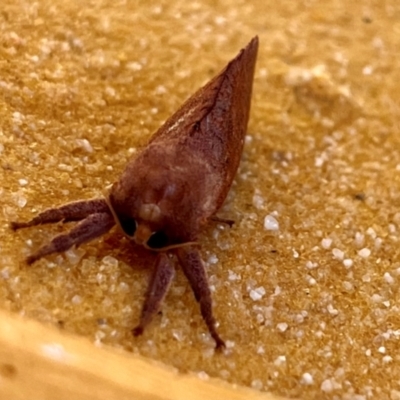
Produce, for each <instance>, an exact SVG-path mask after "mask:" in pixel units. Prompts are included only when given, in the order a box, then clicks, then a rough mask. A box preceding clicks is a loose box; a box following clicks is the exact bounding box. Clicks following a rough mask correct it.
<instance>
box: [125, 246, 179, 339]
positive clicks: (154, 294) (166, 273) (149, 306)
mask: <svg viewBox="0 0 400 400" xmlns="http://www.w3.org/2000/svg"><path fill="white" fill-rule="evenodd" d="M174 275H175V269H174V266H173V265H172V263H171V260H170V259H169V258H168V256H167V254H166V253H159V255H158V257H157V262H156V266H155V268H154V271H153V274H152V276H151V279H150V284H149V287H148V289H147V292H146V296H145V301H144V304H143V308H142V314H141V316H140V322H139V325H138V326H137V327H136V328H135V329H133V330H132V333H133V334H134V336H139V335H141V334H142V333H143V330H144V328H145V327H146V326H147V325H148V324H149V323H150V321H151V320H152V318H153V316H154V315H155V314H157V313H158V311H160V308H161V304H162V302H163V300H164V298H165V295H166V294H167V292H168V289H169V287H170V285H171V282H172V279H173V278H174Z"/></svg>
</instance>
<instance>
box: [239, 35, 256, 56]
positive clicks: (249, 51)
mask: <svg viewBox="0 0 400 400" xmlns="http://www.w3.org/2000/svg"><path fill="white" fill-rule="evenodd" d="M258 43H259V40H258V35H256V36H254V37H253V38H252V39H251V40H250V42H249V43H248V44H247V46H246V47H245V48H243V49H242V50H241V51H240V53H239V54H238V56H237V58H240V57H241V56H242V55H243V54H246V56H245V57H246V58H254V59H255V58H256V56H257V52H258Z"/></svg>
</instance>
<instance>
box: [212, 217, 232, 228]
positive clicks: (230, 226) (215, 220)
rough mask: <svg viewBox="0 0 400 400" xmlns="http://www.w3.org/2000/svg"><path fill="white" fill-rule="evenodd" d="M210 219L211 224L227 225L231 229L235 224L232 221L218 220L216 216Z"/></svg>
mask: <svg viewBox="0 0 400 400" xmlns="http://www.w3.org/2000/svg"><path fill="white" fill-rule="evenodd" d="M210 219H211V221H213V222H219V223H221V224H226V225H229V228H232V225H233V224H234V223H235V221H234V220H233V219H226V218H220V217H217V216H216V215H214V216H212V217H211V218H210Z"/></svg>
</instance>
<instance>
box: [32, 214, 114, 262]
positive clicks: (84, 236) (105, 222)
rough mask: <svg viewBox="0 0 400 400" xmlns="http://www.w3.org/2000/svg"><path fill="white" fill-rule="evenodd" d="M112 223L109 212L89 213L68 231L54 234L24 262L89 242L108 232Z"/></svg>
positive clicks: (33, 260)
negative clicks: (53, 236) (48, 241)
mask: <svg viewBox="0 0 400 400" xmlns="http://www.w3.org/2000/svg"><path fill="white" fill-rule="evenodd" d="M114 224H115V222H114V218H113V216H112V215H111V214H109V213H96V214H92V215H89V216H88V217H87V218H85V219H84V220H83V221H81V222H79V223H78V224H77V225H76V226H75V227H74V228H73V229H71V230H70V231H69V232H67V233H63V234H61V235H58V236H56V237H55V238H53V239H52V240H51V241H50V243H48V244H46V245H44V246H43V247H41V248H40V249H39V250H38V251H37V252H36V253H34V254H32V255H30V256H29V257H28V258H27V259H26V262H27V263H28V264H32V263H34V262H35V261H37V260H39V259H40V258H42V257H44V256H47V255H49V254H52V253H61V252H62V251H65V250H68V249H69V248H71V247H72V246H74V245H76V246H79V245H81V244H82V243H85V242H89V241H91V240H93V239H95V238H97V237H99V236H101V235H103V234H105V233H106V232H108V231H109V230H110V229H111V228H112V227H113V226H114Z"/></svg>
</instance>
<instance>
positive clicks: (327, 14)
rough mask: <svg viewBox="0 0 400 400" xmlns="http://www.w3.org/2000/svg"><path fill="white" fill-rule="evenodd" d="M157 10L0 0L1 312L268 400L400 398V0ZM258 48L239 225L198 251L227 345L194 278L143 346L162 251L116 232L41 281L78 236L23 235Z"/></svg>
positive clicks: (68, 257) (94, 189)
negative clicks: (203, 306)
mask: <svg viewBox="0 0 400 400" xmlns="http://www.w3.org/2000/svg"><path fill="white" fill-rule="evenodd" d="M142 3H143V4H144V2H138V1H135V2H134V1H132V2H124V1H121V2H115V1H96V2H78V1H70V2H65V1H63V0H53V1H51V2H47V1H44V0H43V1H38V2H35V3H33V2H30V1H25V0H21V1H19V2H15V1H10V0H3V1H2V5H1V10H0V11H1V12H0V157H1V158H0V161H1V162H0V167H1V168H0V181H1V183H2V185H1V187H0V199H1V200H0V207H1V208H0V210H1V215H0V218H1V221H0V306H1V308H3V309H7V310H11V311H13V312H15V313H19V314H23V315H26V316H29V317H31V318H35V319H37V320H40V321H43V322H44V323H48V324H53V325H56V326H60V329H65V330H67V331H69V332H72V333H76V334H78V335H82V336H86V337H88V338H90V339H91V340H92V341H93V342H97V343H99V342H101V343H105V344H108V345H110V346H114V347H118V348H123V349H126V350H127V351H130V352H134V353H140V354H142V355H144V356H146V357H150V358H153V359H156V360H160V361H163V362H164V363H166V364H169V365H173V366H175V367H177V368H179V369H180V370H182V371H187V370H191V371H196V372H199V373H200V374H201V376H204V374H208V375H210V376H215V377H220V378H222V379H225V380H227V381H229V382H234V383H238V384H240V385H246V386H251V387H253V388H255V389H257V390H263V391H271V392H273V393H276V394H280V395H286V396H290V397H291V396H296V397H299V398H304V399H306V398H307V399H311V398H312V399H321V398H327V399H338V398H343V399H357V400H362V399H367V398H380V399H391V400H396V399H400V383H399V378H398V377H399V375H400V356H399V354H398V350H397V349H398V347H399V340H400V317H399V311H400V310H399V306H398V304H399V300H400V295H399V291H398V284H399V280H400V262H399V230H400V210H399V204H400V195H399V189H400V151H399V148H400V139H399V134H400V132H399V122H398V121H399V119H400V109H399V93H400V87H399V82H400V81H399V77H400V74H399V72H400V71H399V58H398V54H399V49H400V22H399V21H400V5H399V3H398V1H395V0H390V1H386V2H379V1H360V2H357V5H353V4H352V3H350V2H348V1H344V0H328V1H324V2H317V1H307V2H281V3H279V2H270V4H267V3H266V2H262V1H258V2H248V1H227V0H226V1H219V2H214V1H211V0H209V1H202V2H184V1H164V2H162V1H159V2H148V5H142ZM214 3H218V4H216V5H214ZM256 34H257V35H259V37H260V49H259V58H258V63H257V70H256V77H255V86H254V96H253V106H252V113H251V119H250V123H249V129H248V137H247V140H246V146H245V151H244V154H243V161H242V164H241V166H240V170H239V173H238V175H237V178H236V180H235V182H234V185H233V187H232V190H231V193H230V195H229V196H228V200H227V202H226V205H225V206H224V209H223V215H224V216H225V217H227V218H233V219H235V221H236V224H235V225H234V227H233V228H232V229H228V228H226V227H223V226H210V227H209V228H208V229H207V230H206V231H205V232H204V234H203V236H202V238H201V242H202V254H203V257H204V260H205V261H206V262H207V264H208V273H209V280H210V284H211V287H212V290H213V298H214V301H215V314H216V317H217V319H218V321H219V330H220V332H221V335H222V336H223V337H224V338H225V339H226V340H227V345H228V348H227V350H226V352H225V354H222V355H221V354H215V353H214V349H213V342H212V340H211V339H210V337H209V335H208V333H207V330H206V328H205V325H204V323H203V321H202V319H201V316H200V313H199V310H198V306H197V304H196V303H195V301H194V299H193V295H192V292H191V290H190V288H189V286H188V283H187V281H186V280H185V278H184V277H183V274H182V273H181V272H180V271H179V272H178V274H177V278H176V280H175V282H174V284H173V286H172V288H171V291H170V293H169V295H168V296H167V298H166V301H165V305H164V307H163V312H162V315H160V316H158V317H157V318H156V320H155V321H154V323H153V324H152V325H151V326H150V327H149V328H148V330H147V331H146V332H145V334H144V335H143V337H141V338H139V339H134V338H132V335H131V333H130V329H131V328H132V327H133V326H135V324H136V323H137V320H138V316H139V312H140V307H141V303H142V300H143V295H144V291H145V286H146V283H147V280H148V276H149V272H150V271H151V266H152V264H153V261H154V256H153V255H152V254H148V253H147V252H146V251H144V250H142V249H140V248H138V247H134V246H132V245H131V244H130V243H128V241H127V240H126V239H124V238H123V237H122V235H121V234H120V233H118V231H116V230H115V231H113V232H112V233H110V234H109V235H107V236H105V237H104V238H102V239H100V240H98V241H95V242H92V243H90V244H88V245H84V246H82V247H81V248H79V249H78V250H71V251H69V252H67V253H66V254H64V255H58V256H52V257H48V258H46V259H44V260H41V261H40V262H38V263H36V264H34V265H33V266H31V267H28V266H27V265H26V264H25V263H24V257H26V255H27V254H29V253H30V252H32V250H33V249H35V248H37V247H38V246H39V245H40V244H43V243H44V242H45V241H46V240H48V239H49V238H50V237H51V236H52V235H54V234H56V233H57V232H60V231H62V230H63V229H65V227H63V226H61V225H57V226H52V227H51V226H46V227H40V228H32V229H28V230H25V231H21V232H17V233H13V232H12V231H10V229H9V227H8V223H9V221H11V220H15V219H19V220H21V219H29V218H31V217H32V216H33V215H34V214H35V213H37V212H38V211H41V210H43V209H45V208H47V207H50V206H52V205H60V204H63V203H65V202H69V201H73V200H78V199H85V198H92V197H97V196H101V195H102V193H103V191H104V189H105V188H106V186H107V185H109V184H110V183H112V182H113V181H114V180H116V179H117V178H118V175H119V173H120V172H121V171H122V169H123V167H124V164H125V162H126V160H127V159H128V158H129V156H130V155H131V154H132V153H134V152H136V151H138V150H139V149H140V148H141V147H142V146H143V145H145V143H146V142H147V140H148V139H149V137H150V136H151V134H152V132H154V131H155V130H156V129H157V128H158V127H159V126H160V125H161V124H162V122H163V121H164V120H165V119H166V118H167V117H168V116H169V115H171V114H172V113H173V112H174V111H175V110H176V109H177V108H178V107H179V105H180V104H181V103H182V102H183V101H184V100H185V99H186V98H187V97H188V96H189V95H191V94H192V93H193V92H194V91H195V90H196V89H197V88H198V87H200V86H201V85H202V84H204V83H205V82H206V81H207V80H208V79H209V78H211V77H212V76H213V75H214V74H215V73H216V72H218V71H219V70H220V69H221V68H222V67H223V66H224V65H225V64H226V62H227V61H229V60H230V59H231V58H232V57H234V56H235V55H236V53H237V52H238V50H239V49H240V48H241V47H243V46H244V45H245V44H246V43H247V42H248V41H249V40H250V38H251V37H253V36H254V35H256ZM270 228H277V229H276V230H271V229H270Z"/></svg>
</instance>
